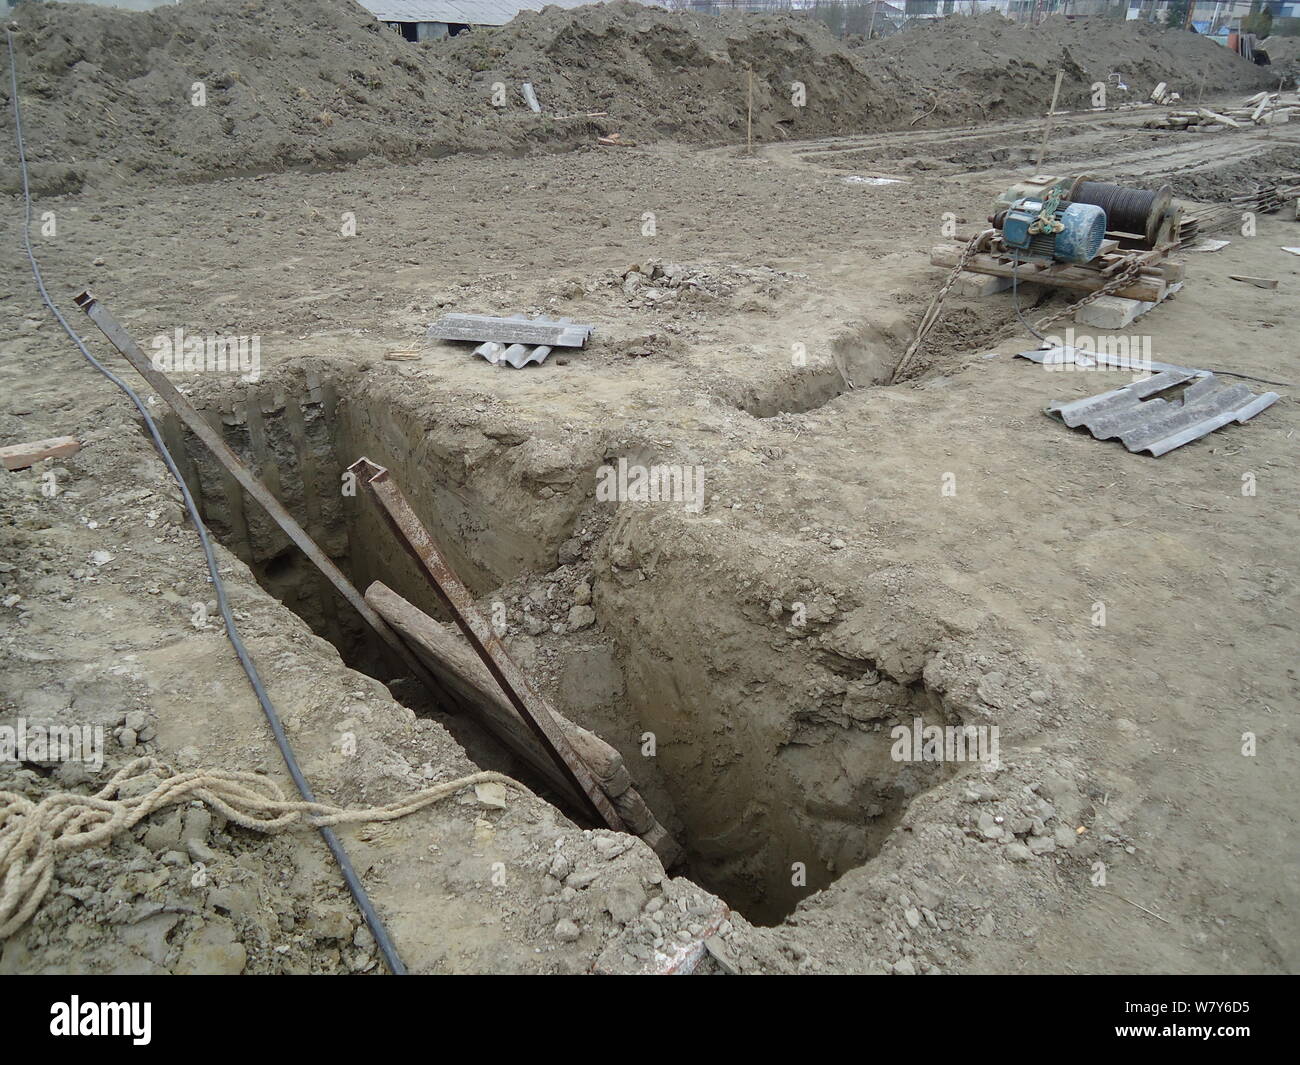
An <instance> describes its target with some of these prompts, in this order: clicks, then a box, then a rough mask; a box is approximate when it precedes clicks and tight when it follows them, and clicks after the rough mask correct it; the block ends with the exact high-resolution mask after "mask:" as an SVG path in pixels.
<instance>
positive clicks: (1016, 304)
mask: <svg viewBox="0 0 1300 1065" xmlns="http://www.w3.org/2000/svg"><path fill="white" fill-rule="evenodd" d="M1011 266H1012V270H1011V306H1012V307H1013V308H1014V309H1015V312H1016V317H1017V318H1019V319H1020V324H1021V325H1023V326H1024V327H1025V328H1026V329H1027V330H1029V332H1030V333H1032V334H1033V335H1034V337H1035V338H1036V339H1038V340H1041V341H1042V342H1043V343H1044V344H1046V343H1047V337H1045V336H1043V334H1042V333H1040V332H1039V331H1038V330H1037V329H1035V328H1034V327H1033V326H1032V325H1030V324H1029V323H1028V322H1027V321H1026V320H1025V316H1024V315H1023V314H1021V313H1020V289H1019V288H1018V287H1017V285H1016V275H1017V269H1018V268H1019V266H1020V254H1019V253H1018V252H1017V253H1016V254H1015V255H1013V256H1012V257H1011ZM1207 369H1208V372H1209V373H1212V374H1215V375H1217V376H1219V377H1239V378H1241V380H1243V381H1256V382H1258V383H1259V384H1261V385H1277V386H1278V387H1279V388H1294V387H1295V385H1294V384H1292V383H1291V382H1290V381H1270V380H1269V379H1268V378H1267V377H1254V376H1252V375H1251V374H1248V373H1237V372H1236V371H1234V370H1215V369H1213V368H1207Z"/></svg>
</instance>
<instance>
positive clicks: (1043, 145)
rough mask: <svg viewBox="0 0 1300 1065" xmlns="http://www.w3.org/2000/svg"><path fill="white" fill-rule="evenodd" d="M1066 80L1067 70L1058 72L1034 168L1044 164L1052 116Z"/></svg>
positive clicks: (1036, 168)
mask: <svg viewBox="0 0 1300 1065" xmlns="http://www.w3.org/2000/svg"><path fill="white" fill-rule="evenodd" d="M1064 80H1065V71H1064V70H1058V71H1057V72H1056V86H1055V88H1053V89H1052V106H1051V107H1049V108H1048V109H1047V121H1046V122H1044V123H1043V140H1042V143H1041V144H1039V146H1038V159H1037V161H1036V162H1035V163H1034V169H1035V170H1039V169H1041V168H1042V165H1043V154H1044V153H1045V152H1046V151H1047V138H1048V137H1049V136H1051V133H1052V116H1053V115H1054V114H1056V101H1057V98H1058V97H1059V96H1060V95H1061V82H1062V81H1064Z"/></svg>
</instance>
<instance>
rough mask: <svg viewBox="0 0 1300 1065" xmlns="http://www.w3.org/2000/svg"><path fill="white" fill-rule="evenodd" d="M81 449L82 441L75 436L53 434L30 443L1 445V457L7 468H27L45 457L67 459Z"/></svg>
mask: <svg viewBox="0 0 1300 1065" xmlns="http://www.w3.org/2000/svg"><path fill="white" fill-rule="evenodd" d="M80 450H81V441H80V440H78V439H77V438H76V437H75V436H52V437H49V438H48V439H46V440H33V441H32V442H31V443H29V444H10V445H8V446H7V447H0V459H3V461H4V464H5V469H6V470H25V469H27V467H29V466H34V465H35V464H36V463H38V462H40V461H42V460H43V459H66V458H67V457H68V456H69V455H75V454H76V453H77V452H78V451H80Z"/></svg>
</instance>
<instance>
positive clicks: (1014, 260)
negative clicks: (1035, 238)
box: [1011, 251, 1047, 344]
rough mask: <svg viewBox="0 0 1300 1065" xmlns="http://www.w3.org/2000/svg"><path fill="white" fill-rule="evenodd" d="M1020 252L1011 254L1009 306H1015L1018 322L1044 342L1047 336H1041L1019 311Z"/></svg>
mask: <svg viewBox="0 0 1300 1065" xmlns="http://www.w3.org/2000/svg"><path fill="white" fill-rule="evenodd" d="M1019 280H1020V252H1019V251H1017V252H1015V253H1014V254H1013V255H1012V256H1011V306H1012V307H1014V308H1015V311H1016V317H1017V318H1019V319H1020V324H1021V325H1023V326H1024V327H1025V328H1026V329H1028V330H1029V331H1030V332H1031V333H1032V334H1033V335H1034V336H1035V337H1037V338H1038V339H1039V340H1041V341H1042V342H1043V343H1044V344H1046V343H1047V337H1045V336H1043V334H1042V333H1040V332H1039V331H1038V330H1037V329H1035V328H1034V327H1033V326H1032V325H1030V324H1029V323H1028V322H1027V321H1026V320H1025V316H1024V315H1023V314H1021V313H1020V285H1019Z"/></svg>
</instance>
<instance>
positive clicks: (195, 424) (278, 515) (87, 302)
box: [74, 292, 459, 709]
mask: <svg viewBox="0 0 1300 1065" xmlns="http://www.w3.org/2000/svg"><path fill="white" fill-rule="evenodd" d="M74 302H75V303H76V305H77V306H78V307H80V308H81V309H82V310H83V311H85V312H86V315H87V317H89V318H90V320H91V321H92V322H94V323H95V324H96V325H97V326H99V328H100V331H101V332H102V333H103V334H104V336H106V337H108V339H109V341H110V343H112V345H113V347H115V348H117V350H118V351H120V352H121V353H122V355H123V356H124V357H125V358H126V361H127V362H129V363H130V364H131V365H132V366H134V367H135V369H136V372H137V373H139V374H140V376H141V377H143V378H144V379H145V380H146V381H148V382H149V384H150V385H151V386H152V387H153V389H154V391H155V392H157V393H158V395H160V396H162V398H163V399H165V400H166V401H167V403H168V404H169V405H170V406H171V408H172V409H173V410H174V411H175V412H176V413H177V414H178V415H179V416H180V419H181V420H182V421H183V422H184V423H185V424H186V426H188V427H189V430H190V432H192V433H193V434H194V435H195V436H197V437H198V438H199V439H200V440H202V441H203V443H204V444H206V445H207V447H208V450H209V451H211V452H212V454H213V455H214V456H215V457H216V459H217V461H218V462H220V463H221V465H223V466H224V467H225V468H226V469H227V470H229V471H230V474H231V476H232V477H234V478H235V480H236V481H238V482H239V484H240V486H241V487H242V488H243V489H244V491H246V492H247V493H248V494H249V495H251V496H252V497H253V498H254V499H256V500H257V502H258V503H259V504H261V506H262V509H263V510H265V511H266V512H267V514H269V515H270V516H271V518H272V520H274V521H275V523H276V524H277V525H278V526H280V528H281V529H283V530H284V533H285V535H286V536H288V537H289V539H290V540H292V541H293V542H294V543H295V544H296V545H297V546H298V549H299V550H300V551H302V553H303V554H304V555H306V556H307V557H308V558H309V559H311V561H312V562H313V563H315V565H316V568H317V569H318V570H320V571H321V573H323V574H324V575H325V577H326V579H327V580H328V581H329V582H330V583H331V584H332V585H334V587H335V588H337V589H338V592H339V594H340V595H341V596H343V598H344V599H346V600H347V601H348V603H350V604H351V605H352V607H353V608H354V609H355V610H356V612H357V613H358V614H360V615H361V617H362V619H363V620H364V621H365V622H366V624H367V625H369V626H370V627H371V628H372V629H374V631H375V633H376V634H377V635H378V636H379V638H380V639H381V640H383V641H384V643H385V644H386V645H387V646H388V647H389V648H390V649H391V650H392V652H393V653H394V654H395V655H397V657H398V659H400V661H401V662H402V664H403V665H404V666H405V667H406V668H407V669H409V670H410V671H411V673H412V674H413V675H414V676H415V677H416V679H418V680H419V681H420V682H421V683H422V684H424V686H425V687H426V688H428V689H429V691H430V693H431V694H432V695H433V696H434V697H435V698H436V699H438V701H439V702H440V703H441V704H442V705H444V706H447V707H449V708H452V709H458V708H459V704H458V703H457V702H456V700H455V699H453V698H452V697H451V696H450V695H449V694H448V693H447V692H446V691H445V690H444V689H443V687H442V685H441V684H439V683H438V680H437V678H436V677H434V676H433V674H432V673H430V672H429V670H428V669H427V668H426V667H425V665H424V663H423V662H421V661H420V660H419V659H417V658H416V657H415V655H414V654H412V652H411V649H410V648H409V647H407V646H406V644H405V643H404V642H403V640H402V638H401V637H400V636H398V635H397V633H396V632H394V631H393V629H392V627H391V626H390V625H389V624H388V622H386V621H385V620H384V619H383V618H382V617H380V616H379V614H378V612H376V610H375V608H374V607H372V606H371V605H370V604H369V603H367V602H366V600H365V596H363V595H362V594H361V593H360V592H359V591H357V589H356V587H355V586H354V585H353V584H352V582H351V581H349V580H348V579H347V577H345V576H344V575H343V573H342V571H340V570H339V568H338V567H337V566H336V565H334V563H333V562H332V561H331V560H330V557H329V556H328V555H327V554H325V552H324V551H322V550H321V548H320V546H319V545H318V544H317V543H316V541H315V540H313V539H312V538H311V537H310V536H309V535H307V531H306V530H305V529H303V527H302V526H301V525H299V524H298V523H297V521H295V520H294V518H293V515H292V514H290V513H289V512H288V511H287V510H285V509H284V506H283V505H282V504H281V503H280V501H279V500H278V499H276V498H275V496H274V495H272V494H271V491H270V489H268V488H267V487H266V485H264V484H263V483H262V482H261V481H260V480H258V478H257V477H256V476H254V475H253V473H252V471H251V470H249V469H248V467H247V466H245V465H244V463H243V461H242V460H241V459H240V458H239V456H238V455H236V454H235V453H234V452H233V451H232V450H231V449H230V447H229V445H227V444H226V442H225V440H223V439H222V437H221V434H220V433H219V432H217V431H216V430H215V429H214V428H212V426H211V425H209V424H208V422H207V420H206V419H205V418H204V417H203V415H201V414H200V413H199V412H198V411H197V410H196V409H195V407H194V405H193V404H192V403H191V402H190V401H189V400H188V399H186V398H185V396H184V395H182V394H181V392H180V391H178V390H177V388H176V386H175V385H173V384H172V383H171V381H170V380H169V379H168V377H167V375H166V374H164V373H163V372H162V371H161V370H157V369H155V368H154V365H153V363H152V362H151V361H150V359H149V356H148V355H146V354H145V353H144V351H143V350H141V348H140V345H139V344H137V343H136V342H135V338H134V337H132V336H131V334H130V333H128V332H127V331H126V330H125V329H123V328H122V325H121V323H119V322H118V321H117V319H116V318H114V317H113V316H112V315H111V314H110V313H109V312H108V309H107V308H106V307H105V306H104V305H103V304H101V303H100V302H99V301H98V300H96V299H95V297H94V296H92V295H91V294H90V293H89V292H82V293H81V294H80V295H79V296H77V297H75V299H74Z"/></svg>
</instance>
